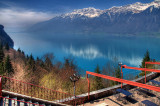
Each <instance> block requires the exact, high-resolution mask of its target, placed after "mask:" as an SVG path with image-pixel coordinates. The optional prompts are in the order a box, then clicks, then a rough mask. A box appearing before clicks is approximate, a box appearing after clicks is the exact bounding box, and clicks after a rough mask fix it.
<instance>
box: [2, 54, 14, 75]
mask: <svg viewBox="0 0 160 106" xmlns="http://www.w3.org/2000/svg"><path fill="white" fill-rule="evenodd" d="M4 70H5V72H7V74H8V75H9V74H10V73H12V72H13V68H12V64H11V60H10V57H9V55H8V56H7V57H6V59H5V62H4Z"/></svg>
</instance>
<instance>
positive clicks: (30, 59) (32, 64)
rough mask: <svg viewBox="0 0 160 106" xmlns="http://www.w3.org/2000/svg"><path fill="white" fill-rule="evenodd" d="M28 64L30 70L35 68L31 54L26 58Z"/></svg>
mask: <svg viewBox="0 0 160 106" xmlns="http://www.w3.org/2000/svg"><path fill="white" fill-rule="evenodd" d="M28 65H29V69H32V71H34V70H35V61H34V58H33V56H32V54H31V55H30V57H29V59H28Z"/></svg>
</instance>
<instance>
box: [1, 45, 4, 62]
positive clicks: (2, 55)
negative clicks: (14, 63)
mask: <svg viewBox="0 0 160 106" xmlns="http://www.w3.org/2000/svg"><path fill="white" fill-rule="evenodd" d="M3 58H4V52H3V46H2V44H1V45H0V63H1V62H2V61H3Z"/></svg>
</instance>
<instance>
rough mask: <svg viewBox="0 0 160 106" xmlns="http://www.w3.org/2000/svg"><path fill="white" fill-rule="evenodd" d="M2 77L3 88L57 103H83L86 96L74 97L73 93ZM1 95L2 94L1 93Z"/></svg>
mask: <svg viewBox="0 0 160 106" xmlns="http://www.w3.org/2000/svg"><path fill="white" fill-rule="evenodd" d="M0 77H2V90H6V91H9V92H14V93H18V94H22V95H26V96H30V97H31V98H39V99H44V100H48V101H54V102H57V103H66V104H83V101H84V98H78V97H77V98H74V96H73V95H71V94H68V93H64V92H59V91H55V90H52V89H48V88H45V87H41V86H38V85H34V84H31V83H27V82H23V81H20V80H17V79H13V78H9V77H6V76H0ZM0 96H1V95H0Z"/></svg>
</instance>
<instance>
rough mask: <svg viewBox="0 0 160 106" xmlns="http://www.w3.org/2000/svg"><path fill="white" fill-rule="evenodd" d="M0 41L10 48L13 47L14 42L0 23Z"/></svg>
mask: <svg viewBox="0 0 160 106" xmlns="http://www.w3.org/2000/svg"><path fill="white" fill-rule="evenodd" d="M0 43H1V44H3V45H5V44H8V45H9V46H10V47H11V48H13V47H14V42H13V40H12V39H11V38H10V36H9V35H8V34H7V33H6V32H5V31H4V26H3V25H0Z"/></svg>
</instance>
